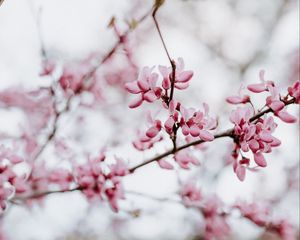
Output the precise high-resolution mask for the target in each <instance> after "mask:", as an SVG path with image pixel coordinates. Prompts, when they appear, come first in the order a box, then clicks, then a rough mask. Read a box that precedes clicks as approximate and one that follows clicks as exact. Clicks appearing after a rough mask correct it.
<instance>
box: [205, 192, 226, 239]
mask: <svg viewBox="0 0 300 240" xmlns="http://www.w3.org/2000/svg"><path fill="white" fill-rule="evenodd" d="M203 203H204V207H203V208H202V212H203V215H204V218H205V239H225V238H226V236H228V235H229V233H230V226H229V224H228V223H227V219H226V215H225V214H221V211H222V205H223V203H222V201H221V200H220V199H219V198H218V197H217V196H216V195H210V196H208V197H206V198H205V199H204V202H203Z"/></svg>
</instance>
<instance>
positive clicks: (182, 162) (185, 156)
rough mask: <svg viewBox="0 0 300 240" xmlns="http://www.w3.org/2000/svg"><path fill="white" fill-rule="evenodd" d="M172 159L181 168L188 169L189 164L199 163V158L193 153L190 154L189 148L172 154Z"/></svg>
mask: <svg viewBox="0 0 300 240" xmlns="http://www.w3.org/2000/svg"><path fill="white" fill-rule="evenodd" d="M174 159H175V161H176V162H177V163H178V165H179V166H180V167H181V168H183V169H189V168H190V167H189V165H190V164H193V165H195V166H198V165H199V164H200V162H199V160H198V159H197V158H195V157H194V156H193V155H191V154H190V152H189V150H186V149H185V150H182V151H179V152H177V153H176V154H175V155H174Z"/></svg>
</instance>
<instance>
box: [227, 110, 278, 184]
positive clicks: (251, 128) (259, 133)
mask: <svg viewBox="0 0 300 240" xmlns="http://www.w3.org/2000/svg"><path fill="white" fill-rule="evenodd" d="M252 116H254V112H253V110H252V108H251V107H244V108H237V109H236V110H235V111H233V112H232V113H231V116H230V120H231V122H232V123H234V124H235V126H234V135H235V143H236V148H235V150H234V153H233V155H232V158H233V159H234V160H233V163H234V165H233V166H234V172H235V173H236V174H237V177H238V178H239V180H241V181H244V179H245V174H246V168H247V167H248V165H249V161H248V160H247V161H246V158H243V159H242V160H240V161H238V160H237V158H238V154H236V153H237V152H239V151H240V149H241V150H242V151H244V152H248V151H249V150H251V152H252V153H253V157H254V161H255V163H256V164H257V165H258V166H260V167H266V166H267V162H266V160H265V158H264V155H263V153H269V152H271V151H272V148H273V147H278V146H279V145H280V144H281V142H280V140H279V139H277V138H275V137H274V136H272V133H273V132H274V130H275V129H276V127H277V124H276V123H275V122H274V119H273V117H271V116H270V117H265V118H264V119H263V118H259V119H257V120H256V121H255V122H250V119H251V117H252Z"/></svg>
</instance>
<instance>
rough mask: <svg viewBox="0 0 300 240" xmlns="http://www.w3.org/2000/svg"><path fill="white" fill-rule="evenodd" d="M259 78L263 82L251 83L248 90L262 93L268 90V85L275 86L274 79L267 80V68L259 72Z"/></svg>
mask: <svg viewBox="0 0 300 240" xmlns="http://www.w3.org/2000/svg"><path fill="white" fill-rule="evenodd" d="M259 78H260V81H261V82H262V83H259V84H250V85H248V87H247V88H248V90H249V91H251V92H254V93H260V92H264V91H267V90H268V87H270V86H274V82H273V81H270V80H268V81H266V80H265V70H261V71H260V72H259Z"/></svg>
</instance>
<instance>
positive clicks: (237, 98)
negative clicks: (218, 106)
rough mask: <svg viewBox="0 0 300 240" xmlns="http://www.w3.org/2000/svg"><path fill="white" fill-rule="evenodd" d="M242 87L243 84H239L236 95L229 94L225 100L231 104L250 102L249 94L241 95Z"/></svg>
mask: <svg viewBox="0 0 300 240" xmlns="http://www.w3.org/2000/svg"><path fill="white" fill-rule="evenodd" d="M242 88H243V85H241V86H240V89H239V92H238V95H237V96H236V95H234V96H230V97H227V98H226V101H227V102H228V103H231V104H245V103H247V102H250V96H249V95H242Z"/></svg>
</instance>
